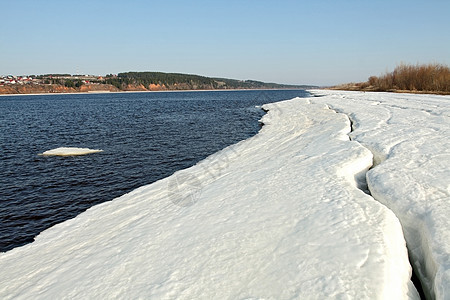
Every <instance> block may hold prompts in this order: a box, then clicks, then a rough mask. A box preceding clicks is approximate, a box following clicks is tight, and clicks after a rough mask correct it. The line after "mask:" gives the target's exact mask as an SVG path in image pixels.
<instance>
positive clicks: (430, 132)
mask: <svg viewBox="0 0 450 300" xmlns="http://www.w3.org/2000/svg"><path fill="white" fill-rule="evenodd" d="M316 93H319V94H322V95H326V96H325V97H320V98H314V100H313V102H315V103H327V104H328V105H330V106H331V107H333V108H334V109H336V110H338V111H341V112H344V113H346V114H348V115H349V116H350V118H351V119H352V121H353V127H354V131H353V132H352V134H351V137H352V139H353V140H356V141H359V142H360V143H361V144H362V145H363V146H365V147H367V148H368V149H370V150H371V151H372V152H373V153H374V155H375V158H376V159H375V163H376V164H378V166H377V167H376V168H374V169H372V170H371V171H369V172H368V174H367V180H368V185H369V188H370V191H371V193H372V196H374V197H375V198H376V199H377V200H379V201H380V202H382V203H384V204H385V205H386V206H388V207H389V208H390V209H392V210H393V211H394V213H395V214H396V215H397V217H398V218H399V219H400V221H401V223H402V225H403V231H404V234H405V238H406V241H407V243H408V248H409V251H410V256H411V261H412V263H413V264H414V266H415V268H416V269H417V270H418V273H419V277H420V278H421V281H422V285H423V286H424V290H425V292H426V293H427V294H428V296H429V297H430V298H436V299H450V219H449V216H450V150H449V149H450V96H433V95H412V94H390V93H359V92H336V91H316Z"/></svg>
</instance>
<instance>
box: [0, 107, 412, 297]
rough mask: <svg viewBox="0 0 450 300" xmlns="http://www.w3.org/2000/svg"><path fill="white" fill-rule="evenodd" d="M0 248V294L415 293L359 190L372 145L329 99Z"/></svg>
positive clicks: (402, 260)
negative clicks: (354, 137)
mask: <svg viewBox="0 0 450 300" xmlns="http://www.w3.org/2000/svg"><path fill="white" fill-rule="evenodd" d="M264 109H267V110H269V113H268V114H267V115H265V116H264V117H263V119H262V122H263V123H264V124H266V125H265V126H264V127H263V128H262V129H261V131H260V132H259V134H257V135H256V136H254V137H253V138H250V139H248V140H245V141H243V142H240V143H238V144H236V145H233V146H230V147H228V148H226V149H224V150H222V151H220V152H218V153H216V154H214V155H212V156H210V157H208V158H207V159H205V160H204V161H202V162H200V163H198V164H197V165H195V166H193V167H191V168H188V169H185V170H182V171H179V172H176V173H175V174H174V175H172V176H170V177H168V178H165V179H163V180H160V181H157V182H155V183H153V184H151V185H148V186H144V187H141V188H139V189H136V190H134V191H133V192H131V193H128V194H126V195H124V196H122V197H119V198H117V199H115V200H113V201H111V202H107V203H103V204H100V205H97V206H95V207H93V208H91V209H89V210H87V211H86V212H84V213H82V214H81V215H79V216H78V217H76V218H74V219H72V220H68V221H66V222H64V223H61V224H58V225H56V226H54V227H52V228H50V229H48V230H46V231H44V232H43V233H41V234H40V235H39V236H38V237H37V238H36V241H35V242H34V243H32V244H29V245H26V246H24V247H20V248H16V249H14V250H12V251H9V252H6V253H3V254H0V269H1V270H2V272H0V298H2V299H9V298H19V299H30V298H33V299H35V298H42V299H52V298H53V299H55V298H56V299H57V298H78V299H83V298H92V299H102V298H132V299H135V298H145V299H150V298H152V299H175V298H176V299H248V298H252V299H253V298H255V299H259V298H264V299H293V298H297V299H306V298H307V299H329V298H343V299H344V298H345V299H376V298H382V299H405V298H417V296H418V295H417V292H416V291H415V289H414V287H413V286H412V283H411V282H410V280H409V278H410V275H411V267H410V265H409V262H408V257H407V250H406V247H405V241H404V238H403V234H402V229H401V226H400V223H399V221H398V219H397V218H396V217H395V215H394V214H393V213H392V212H391V211H390V210H389V209H387V208H386V207H385V206H383V205H382V204H380V203H379V202H377V201H375V200H374V199H373V198H371V197H370V196H368V195H366V194H365V193H363V192H362V191H361V190H360V189H358V188H357V185H358V182H359V181H360V180H361V175H362V174H364V173H365V171H366V170H367V169H368V168H369V167H370V166H371V162H372V154H371V153H370V151H368V150H367V149H365V148H364V147H362V146H361V145H359V144H358V143H357V142H352V141H350V140H349V138H348V136H347V134H348V133H349V132H350V122H349V119H348V118H347V116H346V115H344V114H337V113H335V112H334V111H333V110H331V109H329V108H328V107H327V106H326V105H323V104H312V103H310V101H309V100H307V99H293V100H289V101H284V102H279V103H275V104H270V105H265V106H264Z"/></svg>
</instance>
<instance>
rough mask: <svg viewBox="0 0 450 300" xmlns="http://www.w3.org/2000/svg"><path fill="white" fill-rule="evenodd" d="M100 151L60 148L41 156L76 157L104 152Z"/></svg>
mask: <svg viewBox="0 0 450 300" xmlns="http://www.w3.org/2000/svg"><path fill="white" fill-rule="evenodd" d="M102 151H103V150H99V149H89V148H75V147H60V148H56V149H52V150H48V151H45V152H44V153H42V154H41V155H48V156H50V155H55V156H75V155H86V154H91V153H97V152H102Z"/></svg>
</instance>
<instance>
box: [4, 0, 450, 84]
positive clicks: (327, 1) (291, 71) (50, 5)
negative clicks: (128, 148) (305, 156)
mask: <svg viewBox="0 0 450 300" xmlns="http://www.w3.org/2000/svg"><path fill="white" fill-rule="evenodd" d="M0 20H1V27H2V29H1V33H0V75H7V74H14V75H27V74H28V75H30V74H45V73H70V74H76V73H82V74H95V75H104V74H107V73H118V72H126V71H162V72H180V73H191V74H199V75H206V76H223V77H228V78H236V79H255V80H262V81H270V82H279V83H294V84H318V85H329V84H338V83H344V82H350V81H365V80H366V79H367V78H368V77H369V76H370V75H379V74H381V73H384V72H386V71H392V69H393V68H394V67H395V66H396V65H397V64H399V63H401V62H405V63H413V64H415V63H429V62H438V63H444V64H447V65H450V38H449V37H450V1H449V0H426V1H417V0H378V1H377V0H372V1H363V0H348V1H345V0H344V1H338V0H323V1H322V0H310V1H299V0H297V1H283V0H280V1H264V0H259V1H252V0H250V1H245V0H239V1H234V0H227V1H195V0H193V1H170V0H168V1H140V0H127V1H125V0H123V1H118V0H109V1H106V0H105V1H94V0H90V1H86V0H81V1H64V0H63V1H62V0H58V1H56V0H20V1H11V0H0Z"/></svg>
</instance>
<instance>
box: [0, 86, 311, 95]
mask: <svg viewBox="0 0 450 300" xmlns="http://www.w3.org/2000/svg"><path fill="white" fill-rule="evenodd" d="M279 90H286V91H289V90H302V91H305V90H308V89H307V88H273V89H269V88H260V89H257V88H255V89H211V90H205V89H199V90H161V91H89V92H56V93H16V94H1V93H0V97H8V96H40V95H46V96H48V95H98V94H131V93H173V92H175V93H182V92H238V91H279Z"/></svg>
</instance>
